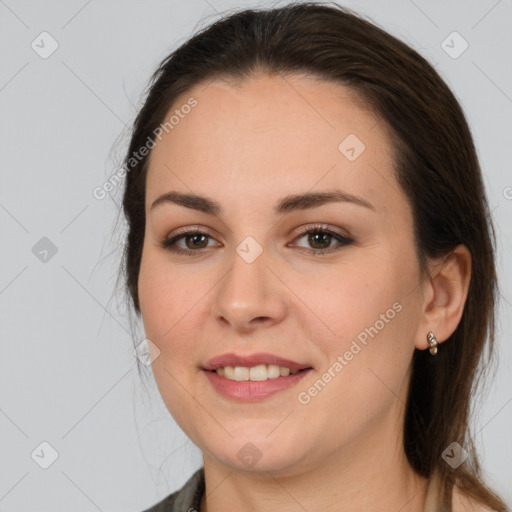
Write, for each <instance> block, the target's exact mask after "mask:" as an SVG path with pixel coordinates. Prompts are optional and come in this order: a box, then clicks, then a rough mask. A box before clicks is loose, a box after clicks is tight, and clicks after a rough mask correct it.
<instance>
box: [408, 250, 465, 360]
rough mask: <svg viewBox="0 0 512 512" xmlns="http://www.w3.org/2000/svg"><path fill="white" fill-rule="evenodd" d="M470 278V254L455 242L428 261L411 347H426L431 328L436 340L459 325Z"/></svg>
mask: <svg viewBox="0 0 512 512" xmlns="http://www.w3.org/2000/svg"><path fill="white" fill-rule="evenodd" d="M470 279H471V253H470V252H469V250H468V248H467V247H466V246H465V245H462V244H461V245H458V246H457V247H456V248H455V249H453V251H452V252H451V253H450V254H449V255H448V256H446V257H443V258H442V259H440V260H436V261H435V262H432V263H431V264H430V277H429V278H428V279H427V280H426V282H425V284H424V285H423V288H424V293H423V299H424V301H423V306H422V319H421V321H420V324H419V326H418V331H417V333H416V339H415V343H414V344H415V346H416V348H418V349H420V350H424V349H426V348H428V347H429V344H428V341H427V334H428V333H429V331H432V332H433V333H434V334H435V335H436V338H437V340H438V342H439V343H441V342H443V341H445V340H446V339H448V338H449V337H450V336H451V335H452V334H453V332H454V331H455V329H456V328H457V326H458V325H459V322H460V319H461V318H462V313H463V311H464V304H465V303H466V298H467V295H468V290H469V282H470Z"/></svg>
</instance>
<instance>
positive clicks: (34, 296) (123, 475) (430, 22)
mask: <svg viewBox="0 0 512 512" xmlns="http://www.w3.org/2000/svg"><path fill="white" fill-rule="evenodd" d="M343 4H344V5H347V6H349V7H353V8H355V9H356V10H357V11H359V12H361V13H363V14H366V15H368V16H370V17H371V18H372V19H373V20H375V21H376V22H377V23H378V24H380V25H381V26H383V27H384V28H386V29H387V30H389V31H390V32H392V33H393V34H395V35H397V36H399V37H400V38H402V39H403V40H405V41H406V42H407V43H409V44H410V45H412V46H413V47H414V48H416V49H417V50H418V51H419V52H420V53H421V54H422V55H424V56H426V57H427V58H428V59H429V60H430V61H431V62H433V63H434V64H435V65H436V68H437V69H438V70H439V71H440V73H441V74H442V76H443V77H444V78H445V79H446V81H447V82H448V84H449V85H450V86H451V87H452V88H453V90H454V91H455V93H456V95H457V97H458V98H459V99H460V101H461V103H462V106H463V108H464V109H465V112H466V114H467V116H468V119H469V122H470V124H471V127H472V130H473V132H474V135H475V140H476V144H477V147H478V152H479V155H480V158H481V163H482V167H483V170H484V174H485V182H486V185H487V187H488V188H487V190H488V195H489V199H490V203H491V208H492V210H493V214H492V215H493V218H494V220H495V222H496V225H497V234H498V238H499V247H498V250H499V273H500V278H501V283H502V298H503V300H502V303H501V309H500V322H499V325H498V343H499V351H500V356H499V362H500V366H499V371H498V373H497V374H496V376H495V378H494V379H493V380H492V386H491V387H490V388H489V389H490V393H489V394H488V395H487V398H486V400H485V403H484V405H483V407H482V409H481V414H479V415H478V416H477V417H476V418H475V430H476V431H478V435H477V441H478V443H479V446H480V450H481V454H482V458H483V463H484V468H485V471H486V475H487V480H488V482H489V483H490V484H492V485H494V486H495V488H496V489H497V490H498V491H500V492H501V493H502V495H503V496H504V497H506V499H508V500H509V501H510V500H512V488H511V486H510V483H511V482H512V465H511V460H510V459H511V457H512V441H511V435H510V432H511V428H510V427H511V424H512V403H511V401H512V386H511V381H512V377H511V363H512V348H511V343H510V334H511V332H512V325H511V320H510V318H511V301H510V299H511V296H512V293H511V276H512V265H511V262H512V258H511V256H512V255H511V240H512V230H511V223H510V217H511V215H512V189H510V188H507V187H512V175H511V172H510V144H511V143H510V137H511V134H512V130H511V127H512V123H511V117H512V67H511V65H510V63H511V62H512V30H511V29H510V27H511V20H512V2H511V0H500V1H497V0H481V1H473V2H466V1H462V0H460V1H452V2H445V1H431V2H427V1H425V0H423V1H420V0H415V1H412V0H394V1H388V2H381V1H350V2H343ZM249 5H252V6H255V5H267V6H271V5H282V3H277V4H276V3H274V4H270V3H268V2H267V3H263V2H261V3H259V2H244V3H243V2H239V1H232V2H229V1H226V0H209V1H206V0H193V1H187V2H184V1H183V2H178V1H162V0H152V1H147V2H134V1H120V0H116V1H113V0H109V1H104V2H100V1H98V0H89V1H85V0H73V1H66V2H64V1H46V2H37V1H26V0H25V1H24V0H0V42H1V47H2V60H1V68H0V108H1V110H0V112H1V116H0V140H1V141H2V145H1V154H0V165H1V167H0V168H1V173H2V174H1V188H0V223H1V224H0V225H1V248H2V250H1V251H0V258H1V260H0V312H1V313H0V315H1V316H0V322H1V323H0V325H1V332H0V336H1V345H0V347H1V352H0V432H1V435H0V510H1V511H13V512H14V511H25V512H27V511H38V512H39V511H53V512H58V511H69V510H73V511H75V512H78V511H95V510H101V511H125V512H130V511H133V512H140V511H141V510H143V509H144V508H146V507H148V506H149V505H151V504H153V503H155V502H156V501H157V500H159V499H161V498H162V497H163V496H165V495H167V494H168V493H170V492H171V491H172V490H174V489H176V488H178V487H180V486H181V485H182V484H183V483H184V482H185V480H186V479H187V478H188V477H189V476H190V475H191V474H192V472H193V471H194V470H195V469H196V468H197V467H199V466H200V464H201V458H200V453H199V451H198V450H197V449H196V448H195V447H194V446H193V445H192V444H191V443H190V442H188V441H187V439H186V437H185V435H184V434H183V433H182V432H181V431H180V429H179V428H178V427H177V426H176V425H175V423H174V421H173V420H172V418H171V417H170V416H169V414H168V412H167V410H166V409H165V406H164V405H163V403H162V402H161V399H160V397H159V395H158V392H157V390H156V388H155V385H154V383H153V381H152V380H151V379H150V380H148V382H149V383H150V385H149V389H148V390H147V393H148V394H147V395H146V394H145V393H146V391H145V388H144V386H143V385H142V384H141V382H140V380H139V377H138V374H137V371H136V367H135V364H134V361H135V359H134V356H133V354H132V341H131V339H130V329H129V321H128V317H127V313H126V311H124V310H123V308H122V307H121V305H120V304H121V303H120V302H119V301H116V300H115V296H114V292H113V290H114V284H115V279H116V272H117V265H118V262H119V259H120V256H121V243H122V232H121V233H120V234H118V235H117V236H114V237H112V236H111V233H112V230H113V229H114V222H115V218H116V205H115V202H114V200H113V199H112V198H110V197H107V198H106V199H104V200H102V201H100V200H97V199H95V198H94V197H93V195H92V190H93V189H94V187H96V186H101V185H102V184H103V183H104V182H105V180H106V179H107V178H108V177H109V176H110V175H111V174H112V173H113V172H114V171H115V170H117V169H118V166H119V159H120V158H121V156H122V153H123V149H124V148H125V146H124V143H125V142H126V137H124V138H123V137H121V135H122V134H123V133H124V131H125V124H128V125H129V123H130V122H131V121H133V118H134V115H135V109H136V108H137V107H138V106H140V100H141V94H142V92H143V90H144V87H145V85H146V83H147V80H148V78H149V76H150V74H151V73H152V71H153V70H154V68H155V67H156V65H157V64H158V63H159V61H160V60H161V59H162V58H163V57H164V56H165V55H167V54H168V53H169V51H170V50H171V49H173V48H175V47H176V46H177V45H178V44H180V43H182V42H183V41H184V40H185V39H186V38H187V37H188V36H190V35H191V34H192V32H194V31H195V30H197V29H199V28H202V27H203V26H204V25H205V24H207V23H209V22H211V21H213V20H214V19H217V17H218V16H219V15H220V14H221V13H223V12H225V11H226V9H228V8H229V9H231V8H239V7H242V6H249ZM43 31H47V32H48V33H49V34H51V36H52V37H53V38H54V39H55V40H56V41H57V42H58V45H59V46H58V49H57V50H56V51H55V52H54V53H53V54H52V55H51V56H49V57H48V58H47V59H43V58H41V57H40V56H39V54H38V53H36V52H35V51H34V50H33V49H32V47H31V43H32V41H34V40H36V43H37V41H38V40H40V39H37V38H38V36H39V34H40V33H41V32H43ZM453 31H457V32H458V33H459V34H460V35H461V36H462V37H463V38H464V39H465V40H466V41H467V42H468V44H469V48H468V49H467V50H466V51H465V52H464V53H463V54H462V55H460V56H459V57H458V58H456V59H454V58H452V57H451V56H450V55H448V54H447V53H446V52H445V51H444V50H443V48H442V47H441V43H442V41H443V40H445V39H446V37H447V36H448V35H449V34H451V33H452V32H453ZM449 41H450V40H449ZM460 43H461V41H460V40H456V41H455V43H453V44H452V46H454V47H455V50H457V49H460V48H461V46H458V45H460ZM39 44H40V45H41V43H39ZM45 48H46V49H48V48H49V45H48V41H47V42H46V43H45ZM118 137H121V138H120V139H119V145H118V146H116V147H114V149H113V144H114V142H115V141H116V139H118ZM116 148H117V149H116ZM114 195H115V194H114ZM117 197H118V198H119V197H120V196H119V195H117ZM120 228H122V225H121V226H120ZM118 233H119V232H118ZM42 237H47V238H48V239H50V240H51V242H52V243H53V244H54V245H55V246H56V248H57V253H56V254H55V255H54V256H53V257H50V255H51V253H50V255H48V257H47V259H48V261H46V262H43V261H41V260H40V259H39V258H38V257H36V255H35V254H34V253H33V250H32V248H33V247H34V246H35V245H36V243H38V241H39V240H40V239H41V238H42ZM139 332H140V339H141V340H142V339H143V337H144V336H143V334H142V331H141V330H140V329H139ZM43 441H46V442H47V443H49V444H50V445H51V446H52V447H53V448H54V449H55V450H56V451H57V453H58V458H57V459H56V461H55V462H54V463H53V464H52V465H51V466H50V467H49V468H48V469H42V468H41V467H40V466H39V465H38V464H37V463H36V462H35V461H34V459H33V458H32V456H31V454H32V453H33V451H34V450H35V449H36V448H38V447H39V446H40V444H41V443H42V442H43ZM37 453H39V454H40V459H39V460H40V461H41V460H42V459H44V457H49V456H50V453H51V452H50V450H49V449H48V448H44V446H43V452H41V448H39V452H37ZM41 453H44V457H43V456H42V455H41ZM34 458H36V459H37V457H36V456H34Z"/></svg>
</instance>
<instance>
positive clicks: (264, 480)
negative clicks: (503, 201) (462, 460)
mask: <svg viewBox="0 0 512 512" xmlns="http://www.w3.org/2000/svg"><path fill="white" fill-rule="evenodd" d="M191 96H193V97H194V98H196V99H197V101H198V104H197V106H196V107H195V108H194V109H193V110H192V111H191V113H190V114H188V115H186V116H184V118H183V119H181V120H180V122H179V124H178V125H176V126H175V127H174V129H173V130H172V131H170V132H169V133H168V134H164V136H163V138H162V141H160V142H158V144H157V146H156V147H155V148H154V149H153V150H152V153H151V158H150V166H149V171H148V176H147V189H146V231H145V239H144V247H143V254H142V262H141V269H140V278H139V298H140V305H141V313H142V318H143V322H144V328H145V331H146V335H147V337H148V338H149V339H150V340H152V342H153V343H154V344H155V346H156V347H158V349H159V350H160V353H159V355H158V357H157V358H156V359H155V360H154V361H153V363H152V367H153V372H154V376H155V379H156V382H157V385H158V388H159V391H160V393H161V395H162V398H163V400H164V402H165V404H166V406H167V408H168V409H169V411H170V413H171V414H172V416H173V417H174V418H175V420H176V421H177V423H178V424H179V425H180V427H181V428H182V429H183V430H184V431H185V433H186V434H187V435H188V436H189V437H190V439H191V440H192V441H193V442H194V443H195V444H196V445H197V446H198V447H199V448H200V449H201V451H202V453H203V459H204V467H205V478H206V493H205V497H203V502H202V504H201V511H205V510H208V512H217V511H221V510H222V511H224V510H246V511H263V510H269V509H271V508H274V507H275V506H276V505H278V507H279V510H282V511H285V512H286V511H288V510H290V511H291V510H294V511H296V510H300V509H302V508H303V509H305V510H308V511H309V512H315V511H320V510H340V511H341V510H359V509H362V510H366V511H373V510H375V511H377V510H379V511H382V510H397V511H398V510H401V511H402V512H404V511H407V512H411V511H420V510H423V509H424V505H425V494H426V486H427V484H428V482H427V480H425V479H424V478H422V477H420V476H419V475H417V474H416V473H415V472H414V471H413V470H412V468H411V467H410V465H409V464H408V462H407V459H406V456H405V453H404V450H403V444H402V435H403V429H402V424H403V415H404V403H405V400H406V393H407V385H408V382H409V376H410V369H411V358H412V355H413V352H414V350H415V349H416V348H417V349H421V350H425V349H427V348H428V343H427V340H426V335H427V333H428V332H429V331H433V332H434V333H435V334H436V336H437V339H438V340H439V342H442V341H443V340H445V339H447V338H448V337H449V336H450V335H451V333H452V332H453V331H454V330H455V328H456V326H457V324H458V323H459V321H460V318H461V316H462V311H463V306H464V301H465V299H466V296H467V290H468V285H469V275H470V262H471V260H470V256H469V253H468V251H467V249H466V248H465V247H464V246H459V247H458V248H457V249H456V250H455V251H454V253H453V257H452V258H450V259H449V260H448V261H447V262H446V263H444V264H443V263H442V262H441V261H436V262H431V272H432V275H431V277H429V278H427V279H423V280H422V279H421V276H420V272H419V267H418V261H417V257H416V252H415V248H414V240H413V225H412V214H411V207H410V205H409V202H408V200H407V197H406V196H405V195H404V193H403V192H402V191H401V189H400V188H399V186H398V183H397V182H396V180H395V178H394V175H393V160H392V159H393V145H392V142H391V139H390V137H389V133H388V131H387V128H386V124H385V122H384V121H382V120H380V119H378V118H377V117H376V116H375V115H374V114H372V113H371V112H370V111H369V110H368V109H366V108H364V105H363V104H362V103H361V102H360V101H358V98H357V97H356V96H355V95H354V93H353V92H351V90H349V89H347V88H346V87H343V86H340V85H338V84H333V83H329V82H323V81H319V80H316V79H314V78H312V77H307V76H303V75H292V76H287V77H280V76H267V75H258V76H255V77H253V78H250V79H247V80H244V81H243V82H241V83H239V84H236V85H235V84H230V83H227V82H225V81H221V80H215V81H213V82H212V83H210V84H209V85H205V84H201V85H198V86H196V87H194V88H193V89H191V90H190V91H187V93H184V94H183V95H182V96H181V97H180V98H179V99H178V100H177V101H176V103H175V105H173V108H172V110H174V109H175V108H179V107H180V105H183V104H185V103H186V101H187V100H188V98H190V97H191ZM349 134H355V135H356V136H357V137H358V138H359V139H360V140H361V141H363V143H364V145H365V150H364V151H363V152H362V153H361V154H360V155H359V156H358V158H356V159H355V160H354V161H349V160H348V159H347V158H346V157H345V155H344V154H342V153H341V152H340V150H339V149H338V146H339V144H340V142H342V141H343V140H344V139H345V138H346V137H347V136H348V135H349ZM333 189H337V190H343V191H345V192H348V193H350V194H353V195H356V196H359V197H362V198H364V199H365V200H366V201H369V202H370V203H371V204H372V205H373V207H374V210H372V209H368V208H364V207H362V206H359V205H357V204H353V203H347V202H332V203H328V204H324V205H322V206H318V207H316V208H310V209H304V210H300V211H293V212H290V213H287V214H284V215H276V214H275V213H274V211H273V207H274V204H275V203H276V202H278V201H279V200H280V199H282V198H283V197H285V196H288V195H291V194H301V193H305V192H319V191H329V190H333ZM171 190H175V191H178V192H183V193H195V194H200V195H204V196H207V197H209V198H212V199H214V200H215V201H217V202H218V203H220V205H221V207H222V214H221V215H220V216H214V215H210V214H206V213H203V212H199V211H196V210H193V209H190V208H187V207H184V206H181V205H176V204H172V203H165V204H161V205H160V206H158V207H156V208H154V209H152V210H151V209H150V207H151V204H152V203H153V201H154V200H155V199H156V198H157V197H159V196H160V195H161V194H164V193H166V192H169V191H171ZM317 223H322V224H325V225H327V226H328V228H329V229H331V230H333V231H335V232H337V233H339V234H341V235H344V236H349V237H351V238H352V239H353V240H354V241H353V243H351V244H348V245H342V244H340V243H339V242H338V241H337V240H336V239H335V238H332V239H331V241H330V242H329V240H327V241H326V242H322V241H321V239H320V242H317V245H315V244H314V241H313V242H311V240H310V241H309V242H308V235H307V234H306V235H304V234H301V233H300V232H298V231H297V230H298V229H299V228H301V227H313V225H315V224H317ZM195 226H199V227H200V228H201V231H202V232H204V233H205V234H207V235H209V237H210V238H207V242H204V243H202V244H201V243H200V241H199V242H197V241H196V244H199V245H198V246H199V249H194V247H196V246H194V240H193V239H192V240H190V238H189V239H188V243H187V240H186V239H183V238H182V239H181V241H179V242H177V243H178V246H179V247H181V248H188V249H191V248H192V249H193V250H196V251H197V253H198V254H199V253H201V254H200V255H195V254H194V255H193V256H188V255H180V254H176V253H173V252H171V251H169V249H164V248H162V247H161V246H160V245H159V243H160V242H162V241H163V240H165V238H169V237H170V236H171V235H173V234H175V233H176V232H177V230H178V228H184V227H195ZM247 236H252V237H253V238H254V239H255V240H256V241H257V242H258V244H259V245H260V247H261V249H262V253H261V255H260V256H259V257H258V258H257V259H256V260H255V261H254V262H252V263H247V262H246V261H245V260H244V259H242V258H241V257H240V256H239V255H238V254H237V252H236V248H237V246H238V245H239V244H240V243H241V242H242V241H243V240H244V239H245V238H246V237H247ZM203 247H206V248H203ZM324 247H330V248H335V247H337V248H339V250H337V251H332V252H329V253H326V254H324V255H319V254H314V252H315V251H316V252H318V251H319V249H321V248H324ZM396 302H398V303H399V304H400V305H401V307H402V309H401V311H400V312H399V313H396V315H395V316H394V318H393V319H391V320H389V321H388V322H386V323H385V326H384V327H383V328H381V329H380V330H379V331H378V334H377V335H375V336H374V337H373V338H369V341H368V343H367V345H366V346H362V350H360V351H359V352H358V353H357V355H355V356H354V357H353V359H352V360H351V361H349V362H348V364H346V366H344V367H343V369H342V370H341V371H340V372H338V373H336V376H335V377H334V378H332V379H331V381H330V382H329V383H328V384H327V385H326V386H325V387H324V388H323V389H322V390H321V392H319V393H318V394H317V395H316V396H314V397H312V398H311V400H310V401H309V403H307V404H301V403H299V401H298V399H297V395H298V393H299V392H301V391H305V390H306V391H307V390H308V388H309V387H310V386H311V385H312V384H313V383H314V382H315V381H317V380H318V379H319V378H320V377H321V376H322V374H323V373H324V372H326V371H327V370H328V368H329V367H332V365H333V363H334V362H335V361H336V360H337V357H338V356H339V355H343V354H344V353H345V352H346V351H347V350H349V349H350V346H351V343H352V342H353V340H355V339H356V338H357V335H358V334H360V333H361V332H362V331H364V329H365V328H367V327H370V326H374V325H375V323H376V321H377V320H379V318H381V316H380V315H382V314H385V312H386V311H387V310H389V309H390V308H392V305H393V304H394V303H396ZM225 352H235V353H237V354H252V353H255V352H269V353H273V354H277V355H280V356H282V357H286V358H289V359H293V360H295V361H298V362H301V363H308V364H309V365H310V366H312V367H313V371H312V372H311V373H310V375H308V376H307V377H306V378H305V379H303V380H302V381H301V382H300V383H299V384H298V385H297V386H296V387H294V388H291V389H289V390H286V391H284V392H280V393H278V394H276V395H273V396H272V397H269V398H266V399H265V400H262V401H260V402H255V403H254V402H253V403H242V402H234V401H232V400H229V399H226V398H223V397H221V396H220V395H218V394H217V393H216V391H215V390H214V389H213V388H212V387H211V385H210V384H209V382H208V380H207V379H206V378H205V376H204V374H203V373H202V372H201V366H202V365H203V364H205V363H206V361H208V360H209V359H210V358H211V357H213V356H215V355H218V354H221V353H225ZM249 442H250V443H252V444H253V445H254V446H255V447H256V449H257V450H258V452H259V454H261V458H260V459H259V460H258V461H257V463H256V464H254V465H253V466H251V467H249V466H248V465H246V464H245V463H243V462H242V461H241V460H240V459H239V458H238V457H237V453H238V452H239V450H240V449H241V448H242V447H244V445H246V443H249Z"/></svg>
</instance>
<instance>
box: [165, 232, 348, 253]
mask: <svg viewBox="0 0 512 512" xmlns="http://www.w3.org/2000/svg"><path fill="white" fill-rule="evenodd" d="M319 233H322V234H327V235H330V236H332V237H334V238H335V239H336V240H338V242H340V245H338V246H335V247H334V248H333V247H327V248H325V249H309V251H311V254H312V255H314V256H316V255H318V256H321V255H324V254H326V253H331V252H336V251H339V250H340V249H341V248H343V247H344V246H347V245H350V244H352V243H353V242H354V240H353V239H352V238H349V237H346V236H343V235H340V234H339V233H336V232H335V231H332V230H330V229H329V228H328V227H326V226H324V225H321V224H317V225H314V226H311V227H308V228H305V229H302V230H301V232H300V233H299V235H298V236H297V238H302V237H303V236H304V235H309V234H319ZM191 235H206V236H207V237H209V238H212V237H210V235H208V233H205V232H204V231H201V230H200V229H199V228H192V229H189V230H188V231H184V232H183V233H180V234H178V235H175V236H173V237H171V238H168V239H165V240H163V241H162V242H160V243H159V245H160V247H162V248H163V249H166V250H168V251H171V252H174V253H177V254H182V255H187V256H197V255H199V254H200V253H201V252H203V250H205V249H206V248H201V249H182V248H181V247H176V245H175V244H176V242H177V241H178V240H180V239H182V238H185V237H187V236H191ZM303 249H304V248H303ZM306 250H308V249H306Z"/></svg>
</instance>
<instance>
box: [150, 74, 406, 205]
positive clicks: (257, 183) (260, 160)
mask: <svg viewBox="0 0 512 512" xmlns="http://www.w3.org/2000/svg"><path fill="white" fill-rule="evenodd" d="M191 99H193V100H195V101H196V102H197V103H196V105H195V106H194V107H193V108H191V109H190V108H183V107H184V105H188V104H190V101H191ZM173 114H174V121H175V122H174V123H173V126H172V129H170V130H168V133H167V132H165V131H164V132H163V134H162V140H161V141H159V140H158V139H155V140H156V142H157V144H156V146H155V148H154V149H153V150H152V153H151V157H150V165H149V172H148V176H147V188H146V190H147V202H146V204H150V203H151V200H152V199H154V198H155V197H156V196H157V195H158V194H160V193H162V192H165V191H167V189H169V190H170V189H178V190H181V191H190V190H192V191H193V192H196V193H205V194H206V195H212V193H211V192H210V191H211V190H212V188H213V189H214V190H215V192H216V193H215V195H216V197H217V198H218V199H219V201H220V202H223V201H233V199H234V198H236V197H242V198H244V200H245V201H258V202H262V201H264V200H265V198H268V199H269V203H270V202H272V203H273V202H274V200H275V199H277V198H278V197H279V198H280V197H282V195H283V190H286V192H287V193H290V194H292V193H303V192H305V191H308V190H311V189H315V188H317V189H325V188H329V187H330V188H332V187H336V188H342V189H344V190H347V191H348V192H350V193H353V194H358V195H365V196H366V197H367V198H368V199H369V200H370V201H371V202H372V203H374V204H375V206H376V207H377V208H378V207H379V204H380V206H381V207H385V204H384V203H385V202H386V201H388V200H390V199H391V200H392V199H393V198H392V197H390V195H392V194H393V193H395V194H399V191H398V190H397V185H396V183H394V177H393V171H392V169H393V156H392V151H393V148H392V145H391V142H390V138H389V136H388V131H387V126H386V124H385V123H384V122H383V121H382V120H381V119H379V118H378V116H376V115H375V114H373V113H372V112H371V111H370V110H369V109H368V108H366V107H365V104H364V102H362V101H361V99H360V98H359V97H358V96H357V95H356V94H355V93H354V92H353V91H352V90H350V89H348V88H347V87H345V86H341V85H339V84H335V83H332V82H326V81H321V80H319V79H317V78H311V77H308V76H305V75H293V76H289V75H288V76H284V75H283V76H278V75H276V76H267V75H263V76H258V77H253V78H250V79H246V80H243V81H240V82H238V83H234V82H227V81H224V80H220V79H218V80H214V81H212V82H210V83H206V84H205V83H202V84H199V85H197V86H195V87H193V88H192V89H190V90H189V91H187V92H186V93H184V94H182V95H181V96H180V97H179V98H177V100H176V101H175V103H174V105H173V106H172V108H171V110H170V111H169V112H168V113H167V115H166V117H165V119H166V120H167V119H169V118H170V116H171V115H173ZM176 121H177V122H176ZM164 122H165V121H164ZM386 188H391V189H394V192H393V190H385V189H386ZM379 192H380V193H379ZM395 199H396V198H395Z"/></svg>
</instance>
